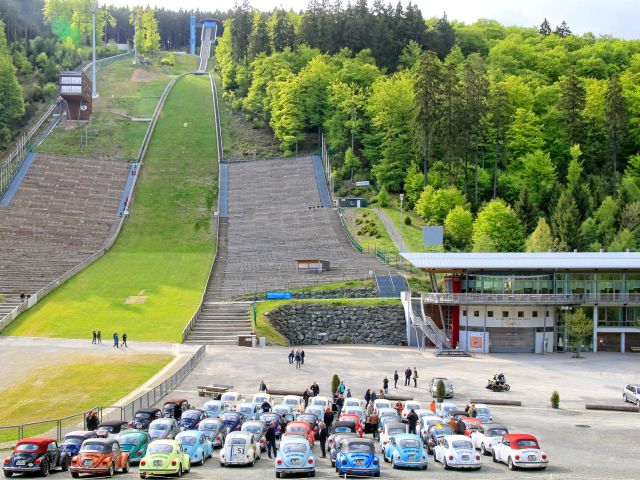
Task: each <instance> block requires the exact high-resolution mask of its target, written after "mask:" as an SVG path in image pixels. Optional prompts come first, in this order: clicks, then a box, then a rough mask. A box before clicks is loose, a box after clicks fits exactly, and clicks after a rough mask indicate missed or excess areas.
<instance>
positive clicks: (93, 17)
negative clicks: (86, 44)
mask: <svg viewBox="0 0 640 480" xmlns="http://www.w3.org/2000/svg"><path fill="white" fill-rule="evenodd" d="M97 9H98V2H97V1H96V2H95V3H94V4H93V10H92V12H91V13H92V15H91V22H92V27H93V28H92V29H91V30H92V33H93V42H92V43H93V64H92V65H91V74H92V79H91V89H92V92H91V96H92V97H93V98H96V97H97V96H98V90H97V89H96V10H97Z"/></svg>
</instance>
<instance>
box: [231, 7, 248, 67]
mask: <svg viewBox="0 0 640 480" xmlns="http://www.w3.org/2000/svg"><path fill="white" fill-rule="evenodd" d="M252 29H253V7H252V6H251V4H250V3H249V0H243V2H242V3H240V4H236V8H235V9H234V11H233V22H232V23H231V56H232V57H233V60H234V62H235V63H237V64H246V63H247V59H248V53H249V37H250V35H251V30H252Z"/></svg>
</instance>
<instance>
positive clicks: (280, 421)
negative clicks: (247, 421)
mask: <svg viewBox="0 0 640 480" xmlns="http://www.w3.org/2000/svg"><path fill="white" fill-rule="evenodd" d="M260 420H262V421H263V422H264V423H265V425H267V426H269V425H271V422H273V423H275V424H276V427H277V429H276V438H280V435H282V432H284V429H285V428H286V427H287V422H286V421H285V420H284V418H282V416H281V415H280V414H279V413H278V412H266V413H263V414H262V415H260Z"/></svg>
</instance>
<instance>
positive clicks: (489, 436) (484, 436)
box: [471, 423, 509, 455]
mask: <svg viewBox="0 0 640 480" xmlns="http://www.w3.org/2000/svg"><path fill="white" fill-rule="evenodd" d="M507 433H509V430H508V429H507V427H505V426H504V425H500V424H499V423H481V424H479V425H478V429H477V430H476V431H475V432H471V441H472V442H473V446H474V447H475V448H479V449H480V453H482V455H491V454H492V453H493V446H494V445H495V444H496V443H498V442H499V441H500V440H502V437H503V436H505V435H506V434H507Z"/></svg>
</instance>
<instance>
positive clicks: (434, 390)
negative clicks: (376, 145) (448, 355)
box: [429, 377, 453, 398]
mask: <svg viewBox="0 0 640 480" xmlns="http://www.w3.org/2000/svg"><path fill="white" fill-rule="evenodd" d="M440 380H442V383H444V390H445V392H446V394H445V398H453V384H452V383H451V382H450V381H449V379H448V378H445V377H434V378H432V379H431V384H430V385H429V391H431V396H432V397H433V398H436V397H437V396H438V382H439V381H440Z"/></svg>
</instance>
